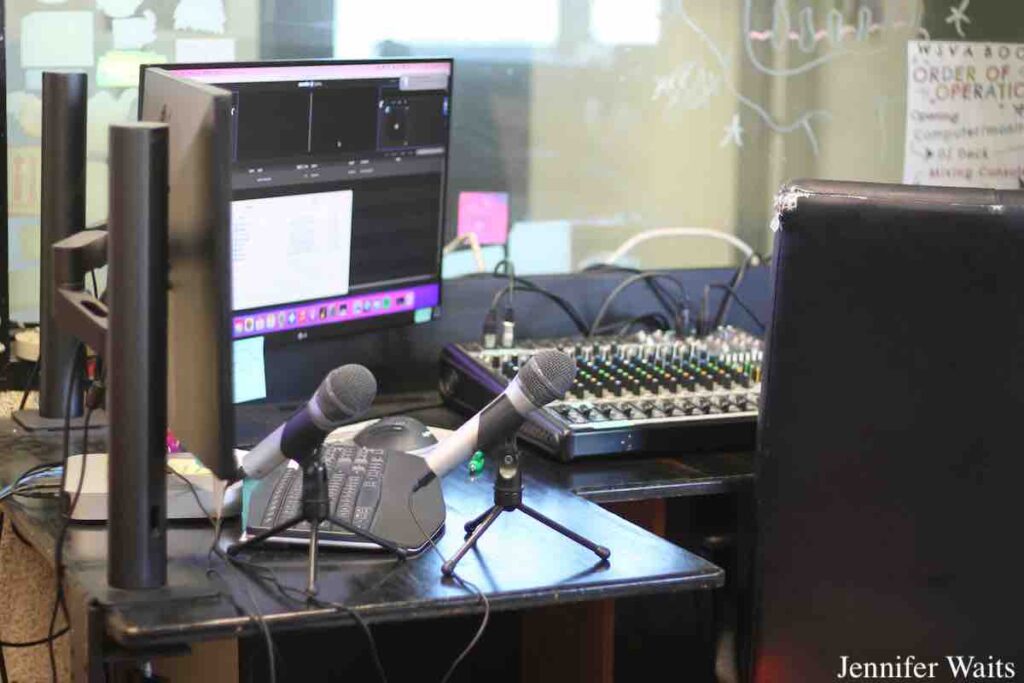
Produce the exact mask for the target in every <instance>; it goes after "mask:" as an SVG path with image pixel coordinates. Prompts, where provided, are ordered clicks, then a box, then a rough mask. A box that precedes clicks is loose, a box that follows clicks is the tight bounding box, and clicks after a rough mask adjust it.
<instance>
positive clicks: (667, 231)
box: [605, 228, 754, 265]
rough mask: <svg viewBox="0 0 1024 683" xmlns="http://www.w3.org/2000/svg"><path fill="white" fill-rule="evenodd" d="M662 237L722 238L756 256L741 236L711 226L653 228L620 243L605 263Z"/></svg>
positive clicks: (745, 252)
mask: <svg viewBox="0 0 1024 683" xmlns="http://www.w3.org/2000/svg"><path fill="white" fill-rule="evenodd" d="M661 237H703V238H708V239H715V240H720V241H722V242H728V243H729V244H731V245H732V246H733V247H735V248H736V250H737V251H739V252H741V253H742V254H743V255H744V256H745V257H746V258H748V259H749V258H751V257H752V256H754V248H753V247H751V246H750V245H749V244H747V243H746V242H744V241H743V240H741V239H740V238H739V237H736V236H735V235H731V234H729V233H727V232H721V231H719V230H712V229H710V228H653V229H651V230H644V231H643V232H641V233H640V234H639V235H633V236H632V237H630V238H629V239H628V240H626V241H625V242H623V243H622V245H620V246H619V248H618V249H616V250H615V251H614V252H613V253H612V255H611V256H609V257H608V258H607V259H606V260H605V263H607V264H609V265H614V264H615V263H616V262H617V261H618V260H619V259H621V258H622V257H623V256H625V255H626V254H628V253H629V252H630V251H632V250H633V249H635V248H636V247H637V245H639V244H643V243H644V242H646V241H648V240H653V239H658V238H661Z"/></svg>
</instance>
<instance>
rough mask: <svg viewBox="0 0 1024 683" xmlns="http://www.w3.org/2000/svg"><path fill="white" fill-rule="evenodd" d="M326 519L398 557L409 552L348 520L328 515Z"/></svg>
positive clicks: (404, 555) (403, 556)
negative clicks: (344, 520)
mask: <svg viewBox="0 0 1024 683" xmlns="http://www.w3.org/2000/svg"><path fill="white" fill-rule="evenodd" d="M327 521H328V522H330V523H331V524H333V525H334V526H340V527H341V528H342V529H344V530H345V531H348V532H349V533H353V534H355V535H356V536H361V537H362V538H365V539H366V540H367V541H371V542H373V543H376V544H377V545H379V546H380V547H381V548H384V549H385V550H390V551H391V552H393V553H394V554H395V555H398V557H399V558H402V559H405V557H406V556H408V554H409V551H408V550H406V549H405V548H403V547H402V546H400V545H398V544H396V543H392V542H391V541H389V540H387V539H386V538H381V537H380V536H378V535H377V534H375V533H373V532H371V531H367V530H366V529H359V528H357V527H355V526H353V525H351V524H349V523H348V522H343V521H341V520H340V519H338V518H337V517H328V518H327Z"/></svg>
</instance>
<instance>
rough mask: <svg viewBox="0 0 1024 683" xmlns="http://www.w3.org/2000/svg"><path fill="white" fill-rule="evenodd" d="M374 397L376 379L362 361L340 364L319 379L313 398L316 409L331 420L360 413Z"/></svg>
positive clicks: (375, 394) (375, 393) (335, 420)
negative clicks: (322, 379)
mask: <svg viewBox="0 0 1024 683" xmlns="http://www.w3.org/2000/svg"><path fill="white" fill-rule="evenodd" d="M376 397H377V379H376V378H375V377H374V376H373V373H372V372H370V371H369V370H367V369H366V368H364V367H363V366H362V365H355V364H351V365H342V366H341V367H340V368H335V369H334V370H331V374H329V375H327V377H325V378H324V381H323V382H321V383H320V388H319V389H317V390H316V394H314V399H315V400H316V403H317V406H318V407H319V408H320V412H321V413H323V416H324V417H326V418H327V419H328V420H330V421H331V422H342V421H344V420H348V419H350V418H353V417H358V416H359V415H362V414H363V413H365V412H366V411H367V410H369V409H370V405H372V404H373V399H375V398H376Z"/></svg>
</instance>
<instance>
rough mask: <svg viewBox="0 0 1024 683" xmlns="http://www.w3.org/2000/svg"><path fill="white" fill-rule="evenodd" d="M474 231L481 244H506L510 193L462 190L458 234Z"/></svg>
mask: <svg viewBox="0 0 1024 683" xmlns="http://www.w3.org/2000/svg"><path fill="white" fill-rule="evenodd" d="M468 233H474V234H475V235H476V237H477V239H478V240H479V241H480V244H504V243H505V240H507V239H508V194H507V193H505V192H460V193H459V217H458V234H459V235H466V234H468Z"/></svg>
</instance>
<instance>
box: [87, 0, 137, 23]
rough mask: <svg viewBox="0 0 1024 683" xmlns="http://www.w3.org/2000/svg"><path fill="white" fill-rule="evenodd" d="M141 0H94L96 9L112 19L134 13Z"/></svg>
mask: <svg viewBox="0 0 1024 683" xmlns="http://www.w3.org/2000/svg"><path fill="white" fill-rule="evenodd" d="M141 4H142V0H96V7H97V9H101V10H103V13H104V14H106V15H107V16H108V17H111V18H113V19H123V18H125V17H130V16H131V15H133V14H135V10H137V9H138V8H139V5H141Z"/></svg>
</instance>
